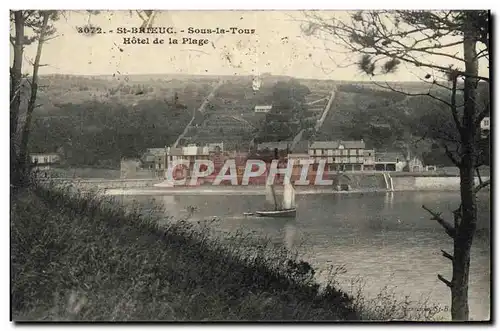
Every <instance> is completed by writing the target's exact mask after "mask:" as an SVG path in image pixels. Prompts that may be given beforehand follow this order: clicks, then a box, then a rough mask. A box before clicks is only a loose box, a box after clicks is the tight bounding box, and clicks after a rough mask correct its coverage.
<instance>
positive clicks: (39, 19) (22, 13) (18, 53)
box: [10, 10, 156, 186]
mask: <svg viewBox="0 0 500 331" xmlns="http://www.w3.org/2000/svg"><path fill="white" fill-rule="evenodd" d="M87 12H88V14H89V15H96V14H98V13H99V11H95V10H88V11H87ZM59 14H60V11H56V10H17V11H11V13H10V22H11V24H12V25H13V29H12V31H11V32H13V33H14V35H12V34H11V36H10V42H11V45H12V49H13V53H14V54H13V62H12V66H11V67H10V85H11V86H10V144H11V147H10V170H11V184H12V185H14V186H18V185H20V184H22V183H21V182H22V180H23V179H24V178H25V177H26V176H25V175H26V171H27V170H28V169H29V163H30V162H29V159H28V142H29V136H30V130H31V122H32V116H33V111H34V110H35V108H36V107H37V105H36V99H37V92H38V71H39V69H40V67H41V66H42V65H41V64H40V60H41V56H42V50H43V45H44V43H46V42H47V41H48V40H50V39H51V38H53V37H51V36H53V35H54V33H55V28H54V26H53V25H52V23H53V22H54V21H56V20H57V19H58V17H59ZM137 15H139V17H140V18H141V19H142V21H143V24H142V25H141V27H150V26H151V25H152V24H153V20H154V18H155V15H156V12H155V11H152V10H145V11H139V10H138V11H137ZM26 32H29V33H31V35H30V36H28V35H26ZM35 41H37V42H38V45H37V52H36V56H35V60H34V62H33V73H32V76H31V79H29V78H28V77H25V76H23V73H22V70H23V52H24V47H25V46H27V45H30V44H31V43H33V42H35ZM24 83H27V84H29V86H30V93H29V100H28V105H27V111H26V119H25V122H24V125H23V128H22V131H21V137H20V139H21V142H20V144H18V142H17V140H18V139H17V138H18V137H17V133H18V124H19V114H20V108H21V97H22V92H23V91H22V89H23V86H24ZM18 145H19V146H18Z"/></svg>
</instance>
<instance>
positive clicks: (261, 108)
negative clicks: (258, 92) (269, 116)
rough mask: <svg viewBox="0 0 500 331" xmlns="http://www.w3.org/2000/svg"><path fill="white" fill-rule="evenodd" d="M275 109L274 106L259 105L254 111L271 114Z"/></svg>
mask: <svg viewBox="0 0 500 331" xmlns="http://www.w3.org/2000/svg"><path fill="white" fill-rule="evenodd" d="M271 109H273V106H272V105H260V106H259V105H257V106H255V108H254V110H255V112H256V113H269V112H270V111H271Z"/></svg>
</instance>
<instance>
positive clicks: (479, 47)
mask: <svg viewBox="0 0 500 331" xmlns="http://www.w3.org/2000/svg"><path fill="white" fill-rule="evenodd" d="M306 18H307V21H308V22H309V23H308V24H307V25H305V26H304V32H305V33H307V34H310V35H315V36H318V37H320V38H331V39H330V40H331V41H332V42H333V43H335V44H337V45H340V46H342V47H343V48H344V49H345V50H346V51H347V52H348V53H349V54H358V55H360V59H359V61H357V64H358V66H359V68H360V69H361V70H362V71H363V72H365V73H367V74H368V75H370V76H375V75H379V74H388V73H392V72H395V71H396V70H398V67H399V66H400V64H402V63H404V64H406V65H412V66H413V67H415V68H418V70H425V76H424V77H423V78H422V80H423V81H426V82H428V84H429V89H428V91H426V92H411V91H405V90H402V89H398V88H395V87H393V86H391V85H389V84H385V85H383V86H384V87H385V88H388V89H391V90H393V91H398V92H399V93H402V94H405V95H409V96H427V97H429V98H433V99H435V100H437V101H439V102H441V103H443V104H444V105H446V106H447V107H448V109H449V110H450V114H451V117H452V119H453V124H454V127H455V133H456V134H455V137H454V138H455V140H456V142H457V146H458V149H456V150H450V148H449V145H448V143H447V142H446V141H445V142H443V147H444V148H445V153H446V155H447V156H448V157H449V158H450V160H451V161H452V162H453V164H455V165H456V166H457V167H458V168H459V170H460V198H461V204H460V206H459V207H458V208H457V209H456V210H455V211H454V223H453V224H450V223H449V222H448V221H446V220H445V219H443V218H442V217H441V215H440V214H439V213H436V212H434V211H432V210H430V209H429V208H427V207H426V206H422V207H423V208H424V209H426V210H427V211H428V212H429V213H431V215H432V218H433V219H434V220H436V221H437V222H438V223H439V224H440V225H441V226H442V227H443V228H444V229H445V231H446V233H447V234H448V236H449V237H451V238H452V239H453V254H449V253H447V252H445V251H442V254H443V256H444V257H446V258H448V259H450V260H451V261H452V264H453V277H452V280H451V281H449V280H446V279H445V278H444V277H442V276H441V275H438V278H439V279H440V280H441V281H442V282H443V283H444V284H446V285H447V286H448V287H449V288H450V290H451V315H452V319H453V320H468V319H469V306H468V282H469V265H470V249H471V245H472V241H473V238H474V233H475V230H476V221H477V214H476V194H477V193H478V192H479V190H481V189H482V188H484V187H486V186H488V185H489V183H490V181H489V180H487V181H482V180H481V177H480V175H479V171H478V167H479V166H481V165H482V163H483V161H484V157H482V156H481V153H480V152H479V150H480V149H479V148H478V145H479V141H480V123H481V121H482V119H484V117H485V116H487V115H488V114H489V111H490V110H489V105H488V106H484V105H481V104H480V103H478V97H477V94H478V87H479V86H480V85H481V84H485V83H486V84H489V78H488V77H484V76H480V75H479V70H478V65H479V62H480V61H485V60H486V61H488V60H489V38H490V35H489V12H488V11H359V12H354V13H349V15H348V17H347V18H345V19H338V18H335V17H333V18H331V17H330V18H325V17H322V16H321V15H320V14H318V13H306ZM458 48H461V49H462V50H461V52H460V49H458ZM461 53H462V54H461ZM445 61H446V62H449V64H448V65H446V64H442V63H443V62H445ZM488 87H489V86H488ZM458 94H461V96H460V97H459V96H458ZM459 99H463V103H459ZM475 173H477V176H478V179H479V184H478V185H477V186H475V182H474V177H475Z"/></svg>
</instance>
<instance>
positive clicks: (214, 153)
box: [163, 143, 224, 176]
mask: <svg viewBox="0 0 500 331" xmlns="http://www.w3.org/2000/svg"><path fill="white" fill-rule="evenodd" d="M222 147H223V143H211V144H207V145H206V146H202V147H200V146H197V145H195V144H191V145H188V146H185V147H175V148H173V147H167V150H166V154H165V156H164V158H163V160H164V162H163V169H168V168H169V167H171V166H172V163H173V162H174V161H180V160H187V161H189V168H188V169H185V168H181V167H178V168H177V169H176V172H178V175H181V172H182V175H183V176H189V174H190V173H191V171H192V170H193V166H194V162H195V161H196V160H213V161H214V163H215V165H218V164H219V163H221V162H222V163H223V161H224V158H223V157H221V154H222Z"/></svg>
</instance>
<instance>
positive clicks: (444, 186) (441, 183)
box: [392, 176, 489, 191]
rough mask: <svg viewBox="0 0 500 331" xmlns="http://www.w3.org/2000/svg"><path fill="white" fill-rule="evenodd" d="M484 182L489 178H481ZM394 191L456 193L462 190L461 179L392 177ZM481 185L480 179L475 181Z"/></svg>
mask: <svg viewBox="0 0 500 331" xmlns="http://www.w3.org/2000/svg"><path fill="white" fill-rule="evenodd" d="M481 179H482V180H483V181H485V180H488V179H489V177H481ZM392 181H393V185H394V191H456V190H459V189H460V177H423V176H419V177H416V176H415V177H410V176H397V177H392ZM474 182H475V184H476V185H477V184H479V179H478V178H477V177H476V178H475V179H474Z"/></svg>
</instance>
